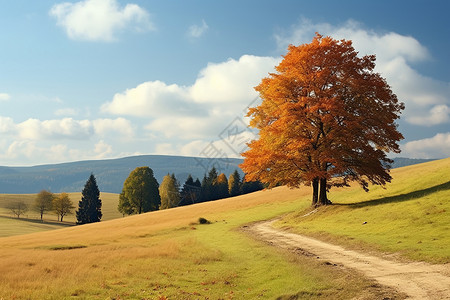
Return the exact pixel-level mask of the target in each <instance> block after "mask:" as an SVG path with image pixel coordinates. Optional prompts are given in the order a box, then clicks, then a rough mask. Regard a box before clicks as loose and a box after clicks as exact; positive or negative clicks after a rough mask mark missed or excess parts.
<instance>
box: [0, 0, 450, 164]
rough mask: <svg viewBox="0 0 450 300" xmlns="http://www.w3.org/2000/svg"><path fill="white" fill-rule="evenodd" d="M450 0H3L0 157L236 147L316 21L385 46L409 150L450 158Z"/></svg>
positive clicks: (365, 48)
mask: <svg viewBox="0 0 450 300" xmlns="http://www.w3.org/2000/svg"><path fill="white" fill-rule="evenodd" d="M448 11H450V2H448V1H445V0H442V1H356V0H355V1H351V0H348V1H133V0H127V1H119V0H84V1H71V2H64V1H57V0H54V1H47V0H40V1H26V0H16V1H6V0H0V41H1V47H0V68H1V72H0V165H6V166H12V165H36V164H44V163H58V162H67V161H76V160H84V159H104V158H116V157H123V156H128V155H137V154H173V155H188V156H205V157H212V158H216V157H236V156H237V155H238V153H239V152H240V151H241V150H242V149H243V148H244V146H243V145H244V144H245V142H246V141H249V140H250V139H251V138H254V137H255V133H254V132H252V131H250V130H248V129H246V128H245V123H246V122H248V120H247V119H246V118H244V115H245V109H246V107H247V106H248V105H249V104H252V105H254V104H255V103H257V102H254V100H255V99H256V97H257V94H256V92H254V90H253V87H254V86H256V85H257V84H258V83H259V82H260V81H261V79H262V78H263V77H265V76H266V75H267V73H268V72H272V71H273V68H274V66H275V65H277V64H278V63H279V61H280V59H281V55H283V54H285V53H286V48H287V45H289V44H291V43H292V44H296V45H298V44H302V43H308V42H310V41H311V39H312V37H313V36H314V33H315V32H316V31H318V32H320V33H321V34H323V35H331V36H332V37H335V38H339V39H341V38H345V39H350V40H353V43H354V46H355V48H356V50H357V51H359V52H360V54H362V55H364V54H376V55H377V71H378V72H380V73H381V74H382V75H383V76H384V77H385V78H386V79H387V81H388V83H389V84H390V85H391V86H392V89H393V90H394V92H395V93H396V94H397V95H398V97H399V98H400V100H401V101H403V102H404V103H405V104H406V109H405V111H404V113H403V114H402V118H401V120H400V121H399V125H400V127H399V128H400V131H401V132H402V133H403V134H404V136H405V140H403V141H402V142H401V148H402V151H403V152H402V153H401V155H400V156H406V157H416V158H443V157H448V156H450V125H449V124H450V72H449V71H448V70H449V69H450V63H449V53H450V29H449V28H450V21H449V19H448V16H447V14H448Z"/></svg>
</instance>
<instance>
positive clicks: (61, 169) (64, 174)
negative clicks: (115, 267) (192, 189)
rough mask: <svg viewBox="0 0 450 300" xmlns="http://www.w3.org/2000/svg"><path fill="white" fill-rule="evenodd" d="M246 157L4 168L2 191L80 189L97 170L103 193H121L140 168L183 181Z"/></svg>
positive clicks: (234, 165) (220, 169)
mask: <svg viewBox="0 0 450 300" xmlns="http://www.w3.org/2000/svg"><path fill="white" fill-rule="evenodd" d="M241 162H242V159H235V158H224V159H213V158H198V157H183V156H167V155H141V156H132V157H125V158H119V159H108V160H90V161H79V162H71V163H61V164H52V165H40V166H33V167H0V193H3V194H30V193H38V192H39V191H40V190H42V189H48V190H50V191H52V192H54V193H60V192H80V191H81V190H82V189H83V187H84V184H85V183H86V180H87V179H88V177H89V175H90V174H91V173H93V174H94V175H95V178H96V179H97V184H98V186H99V189H100V191H101V192H109V193H120V192H121V191H122V187H123V183H124V181H125V179H126V178H127V177H128V175H129V174H130V172H131V171H133V170H134V169H135V168H137V167H142V166H148V167H150V168H152V170H153V172H154V174H155V177H156V179H157V180H158V182H159V183H161V181H162V178H163V177H164V176H165V175H167V173H170V174H172V173H174V174H175V176H176V177H177V179H178V180H179V181H180V183H181V184H183V183H184V181H185V180H186V179H187V177H188V175H189V174H192V176H193V177H194V180H195V179H196V178H199V179H200V181H201V180H202V178H203V175H204V174H205V173H206V172H208V170H209V169H211V168H212V167H213V166H215V167H216V169H217V170H218V172H219V173H222V172H223V173H225V174H226V175H227V177H228V176H229V174H231V173H232V172H234V170H236V169H238V170H239V171H240V172H241V174H242V171H241V170H240V169H239V167H238V165H239V164H240V163H241Z"/></svg>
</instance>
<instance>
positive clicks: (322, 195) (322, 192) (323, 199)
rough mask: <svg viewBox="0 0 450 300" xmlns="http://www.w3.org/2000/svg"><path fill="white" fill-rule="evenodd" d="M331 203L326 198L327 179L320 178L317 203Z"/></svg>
mask: <svg viewBox="0 0 450 300" xmlns="http://www.w3.org/2000/svg"><path fill="white" fill-rule="evenodd" d="M329 204H332V203H331V201H330V200H328V198H327V179H326V178H320V190H319V205H329Z"/></svg>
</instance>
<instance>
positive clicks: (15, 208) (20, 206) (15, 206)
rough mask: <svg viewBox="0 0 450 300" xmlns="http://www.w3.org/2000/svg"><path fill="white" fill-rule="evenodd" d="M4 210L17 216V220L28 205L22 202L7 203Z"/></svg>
mask: <svg viewBox="0 0 450 300" xmlns="http://www.w3.org/2000/svg"><path fill="white" fill-rule="evenodd" d="M6 208H7V209H9V210H10V211H11V212H12V213H13V215H15V216H17V218H18V219H20V216H21V215H23V214H25V213H26V212H27V211H28V205H27V204H26V203H25V202H23V201H15V202H12V203H9V204H8V205H7V206H6Z"/></svg>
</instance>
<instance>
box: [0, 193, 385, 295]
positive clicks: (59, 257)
mask: <svg viewBox="0 0 450 300" xmlns="http://www.w3.org/2000/svg"><path fill="white" fill-rule="evenodd" d="M308 206H309V189H300V190H289V189H287V188H284V187H280V188H276V189H273V190H270V191H261V192H257V193H253V194H248V195H244V196H239V197H235V198H229V199H225V200H220V201H215V202H209V203H202V204H197V205H192V206H187V207H180V208H175V209H170V210H164V211H157V212H152V213H147V214H143V215H137V216H131V217H126V218H120V219H116V220H111V221H105V222H100V223H96V224H88V225H83V226H75V227H69V228H65V229H61V230H53V231H47V232H40V233H34V234H28V235H21V236H13V237H6V238H1V239H0V245H1V246H0V270H2V272H0V298H2V297H3V298H4V299H76V298H79V299H105V298H106V299H167V298H168V299H233V298H235V299H258V298H262V299H275V298H278V297H280V298H279V299H297V298H299V299H302V298H305V297H307V298H312V299H329V298H330V297H331V296H332V297H333V298H334V299H349V298H353V297H355V296H357V295H358V296H361V295H363V297H362V298H361V299H364V295H366V296H367V298H365V299H372V298H383V295H384V294H383V293H382V292H380V289H379V287H378V286H377V285H376V284H374V283H373V282H370V281H367V280H365V279H364V278H361V277H360V276H358V275H357V274H356V275H355V274H352V273H350V272H349V271H347V270H344V269H341V268H339V267H334V266H330V265H327V264H323V263H319V262H318V261H316V260H315V259H313V258H307V257H301V256H294V255H293V254H291V253H289V252H287V251H284V250H278V249H277V248H274V247H268V246H267V245H265V244H263V243H261V242H257V241H254V240H253V239H252V238H251V237H248V236H246V235H245V234H243V233H242V232H240V231H239V230H238V229H237V228H238V227H239V226H241V225H242V224H246V223H249V222H253V221H257V220H262V219H269V218H273V217H275V216H278V215H281V214H285V213H287V212H290V211H294V210H304V209H306V208H307V207H308ZM199 217H204V218H206V219H208V220H210V221H211V222H212V224H209V225H198V224H196V222H197V220H198V218H199ZM165 297H167V298H165ZM291 297H292V298H291Z"/></svg>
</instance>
